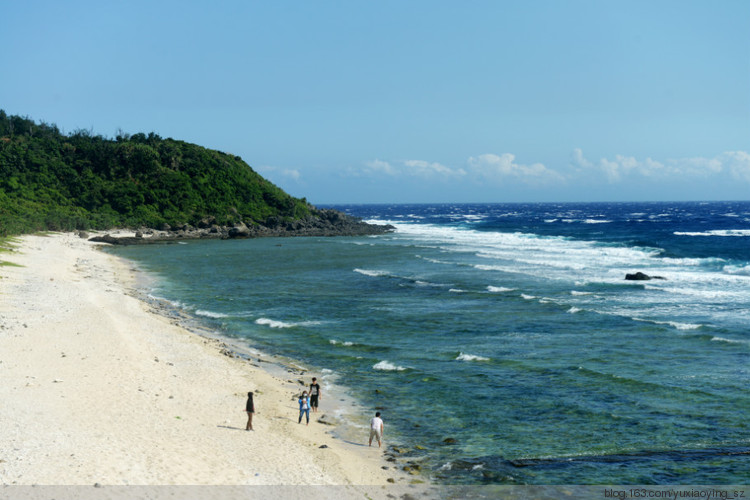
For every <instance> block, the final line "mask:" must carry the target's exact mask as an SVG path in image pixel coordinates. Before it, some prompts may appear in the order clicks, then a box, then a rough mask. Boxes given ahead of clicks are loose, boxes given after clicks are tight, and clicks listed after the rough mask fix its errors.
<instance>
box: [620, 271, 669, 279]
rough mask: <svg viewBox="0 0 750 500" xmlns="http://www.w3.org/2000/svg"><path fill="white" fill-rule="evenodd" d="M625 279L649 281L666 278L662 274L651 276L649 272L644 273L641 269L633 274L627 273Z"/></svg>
mask: <svg viewBox="0 0 750 500" xmlns="http://www.w3.org/2000/svg"><path fill="white" fill-rule="evenodd" d="M625 279H626V280H629V281H648V280H664V279H666V278H664V277H662V276H649V275H648V274H644V273H642V272H640V271H638V272H637V273H633V274H630V273H628V274H626V275H625Z"/></svg>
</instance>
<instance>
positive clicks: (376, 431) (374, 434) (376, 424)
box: [367, 412, 383, 448]
mask: <svg viewBox="0 0 750 500" xmlns="http://www.w3.org/2000/svg"><path fill="white" fill-rule="evenodd" d="M372 438H376V439H377V440H378V448H380V440H381V439H382V438H383V420H382V419H381V418H380V412H376V413H375V416H374V417H373V418H372V420H370V442H369V443H368V444H367V446H372Z"/></svg>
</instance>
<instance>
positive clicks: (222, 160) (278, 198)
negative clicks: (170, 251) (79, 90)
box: [0, 110, 323, 236]
mask: <svg viewBox="0 0 750 500" xmlns="http://www.w3.org/2000/svg"><path fill="white" fill-rule="evenodd" d="M321 213H323V212H321V211H319V210H317V209H316V208H315V207H313V206H312V205H310V204H308V203H307V202H306V201H305V200H304V199H298V198H294V197H292V196H290V195H288V194H287V193H285V192H284V191H282V190H281V189H279V188H278V187H276V186H275V185H273V184H272V183H270V182H268V181H267V180H266V179H264V178H263V177H261V176H260V175H259V174H257V173H256V172H255V171H254V170H253V169H252V168H251V167H250V166H249V165H248V164H247V163H245V162H244V161H242V159H241V158H240V157H238V156H234V155H231V154H226V153H222V152H220V151H214V150H210V149H206V148H203V147H200V146H197V145H195V144H190V143H187V142H183V141H178V140H174V139H163V138H161V137H159V136H158V135H156V134H154V133H150V134H148V135H145V134H142V133H139V134H134V135H127V134H121V135H118V136H117V137H116V138H114V139H108V138H104V137H102V136H100V135H93V134H92V133H91V132H89V131H85V130H78V131H76V132H73V133H72V134H69V135H65V134H62V133H61V132H60V131H59V130H58V128H57V127H56V126H55V125H49V124H46V123H35V122H34V121H32V120H30V119H29V118H24V117H20V116H12V115H7V114H6V113H5V112H4V111H2V110H0V236H7V235H12V234H22V233H29V232H34V231H40V230H53V231H70V230H79V229H80V230H85V229H109V228H115V227H133V228H134V227H148V228H160V227H162V226H164V225H165V224H169V225H170V226H173V227H175V226H182V225H185V224H189V225H195V224H198V223H199V222H200V221H201V220H205V219H208V218H210V219H212V220H215V222H216V224H219V225H224V226H232V225H233V224H235V223H239V222H244V223H245V224H246V225H248V226H249V227H252V226H253V225H258V226H265V225H268V224H267V221H272V222H273V225H275V226H278V225H279V224H280V223H285V224H289V223H291V222H293V221H298V220H305V219H307V220H310V219H311V218H316V217H318V216H319V215H320V214H321Z"/></svg>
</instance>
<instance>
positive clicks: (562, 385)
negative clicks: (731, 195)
mask: <svg viewBox="0 0 750 500" xmlns="http://www.w3.org/2000/svg"><path fill="white" fill-rule="evenodd" d="M338 208H341V209H344V210H347V211H349V212H350V213H353V214H355V215H360V216H363V217H365V218H368V219H371V220H375V221H388V222H391V223H393V224H394V225H396V227H397V231H396V232H395V233H393V234H390V235H385V236H378V237H368V238H287V239H256V240H240V241H206V242H188V243H187V244H178V245H160V246H146V247H127V248H122V249H115V250H114V251H115V252H116V253H117V254H118V255H121V256H123V257H127V258H129V259H132V260H134V261H136V262H138V263H139V265H140V266H141V267H142V268H143V269H145V270H147V271H150V272H152V273H154V275H155V276H156V277H157V280H156V282H155V289H154V291H153V294H154V295H156V296H159V297H163V298H166V299H168V300H170V301H172V302H173V303H175V304H177V305H178V306H179V307H181V308H182V309H184V310H185V311H187V312H189V313H190V314H193V315H195V316H196V317H198V318H200V319H201V320H202V321H204V322H205V323H206V324H208V325H209V326H211V327H212V328H214V329H215V330H216V331H217V332H219V333H221V334H223V335H226V336H229V337H233V338H235V339H238V340H240V341H241V342H245V343H247V345H249V346H252V347H255V348H258V349H261V350H263V351H266V352H269V353H271V354H280V355H284V356H289V357H292V358H296V359H299V360H301V361H303V362H305V363H307V364H309V365H311V366H315V367H317V368H319V369H320V370H321V373H322V377H323V378H324V380H325V378H326V377H328V376H333V374H335V375H336V377H337V380H338V381H340V382H341V383H344V384H345V385H346V386H348V387H349V388H350V389H351V391H352V394H354V395H355V396H356V397H357V398H358V399H359V400H360V402H361V403H362V404H363V405H364V406H365V407H367V408H373V409H374V408H379V409H381V411H382V412H383V414H384V418H385V421H386V424H387V426H388V430H389V435H388V438H389V443H391V444H396V443H397V444H399V445H403V446H405V447H407V448H409V450H411V451H409V452H408V455H410V457H411V458H412V459H414V460H418V461H420V463H421V464H422V470H423V471H424V473H425V474H427V475H429V476H430V477H431V478H432V479H433V480H435V481H437V482H443V483H454V484H458V483H461V484H486V483H492V484H746V483H748V482H749V481H750V426H748V423H747V412H748V410H749V409H750V397H749V396H748V394H747V387H748V381H750V329H749V328H748V325H749V324H750V321H748V320H750V307H749V306H750V204H749V203H734V204H614V205H601V204H590V205H573V204H571V205H416V206H407V205H395V206H394V205H381V206H351V207H338ZM635 271H643V272H646V273H647V274H651V275H659V276H662V277H664V278H666V279H664V280H652V281H648V282H628V281H625V280H624V279H623V278H624V275H625V273H627V272H635ZM420 448H421V449H420Z"/></svg>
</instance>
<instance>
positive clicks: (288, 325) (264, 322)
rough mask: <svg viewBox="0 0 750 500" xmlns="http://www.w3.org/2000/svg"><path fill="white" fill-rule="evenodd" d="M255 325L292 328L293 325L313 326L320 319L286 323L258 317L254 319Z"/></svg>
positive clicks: (318, 322)
mask: <svg viewBox="0 0 750 500" xmlns="http://www.w3.org/2000/svg"><path fill="white" fill-rule="evenodd" d="M255 324H256V325H266V326H269V327H271V328H294V327H295V326H314V325H319V324H320V321H301V322H299V323H286V322H284V321H277V320H275V319H270V318H258V319H256V320H255Z"/></svg>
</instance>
